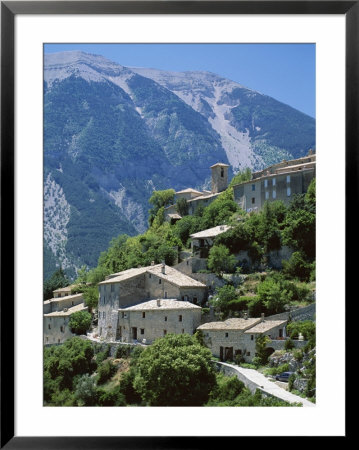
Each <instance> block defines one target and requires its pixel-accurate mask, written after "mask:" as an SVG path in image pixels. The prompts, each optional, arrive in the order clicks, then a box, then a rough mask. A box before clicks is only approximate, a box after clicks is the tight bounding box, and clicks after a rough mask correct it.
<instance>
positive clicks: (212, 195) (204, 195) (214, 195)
mask: <svg viewBox="0 0 359 450" xmlns="http://www.w3.org/2000/svg"><path fill="white" fill-rule="evenodd" d="M221 193H222V192H218V193H217V194H207V193H204V194H203V195H200V196H199V197H195V198H191V199H190V200H187V203H190V202H196V201H198V200H205V199H206V198H213V197H217V196H218V195H219V194H221Z"/></svg>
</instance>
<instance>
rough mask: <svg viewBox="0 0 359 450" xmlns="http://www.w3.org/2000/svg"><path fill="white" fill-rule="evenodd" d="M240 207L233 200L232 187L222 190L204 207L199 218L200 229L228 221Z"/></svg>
mask: <svg viewBox="0 0 359 450" xmlns="http://www.w3.org/2000/svg"><path fill="white" fill-rule="evenodd" d="M239 211H240V208H239V206H238V205H237V203H236V202H235V201H234V196H233V188H228V189H226V190H225V191H224V192H222V193H221V194H220V195H219V196H218V197H217V198H216V199H215V200H214V201H213V202H212V203H211V204H210V205H209V206H207V207H206V208H204V210H203V214H202V220H201V227H202V230H205V229H206V228H211V227H215V226H217V225H223V224H225V223H228V222H229V221H230V219H231V218H232V216H233V215H234V214H235V213H237V212H239Z"/></svg>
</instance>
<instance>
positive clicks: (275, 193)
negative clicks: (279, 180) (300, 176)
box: [272, 190, 277, 198]
mask: <svg viewBox="0 0 359 450" xmlns="http://www.w3.org/2000/svg"><path fill="white" fill-rule="evenodd" d="M272 197H273V198H276V197H277V192H276V191H275V190H273V192H272Z"/></svg>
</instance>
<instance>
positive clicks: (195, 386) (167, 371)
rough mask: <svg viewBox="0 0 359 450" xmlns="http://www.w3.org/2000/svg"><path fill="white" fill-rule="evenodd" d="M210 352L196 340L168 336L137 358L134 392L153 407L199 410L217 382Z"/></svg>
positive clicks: (193, 338) (187, 337) (157, 341)
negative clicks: (197, 407)
mask: <svg viewBox="0 0 359 450" xmlns="http://www.w3.org/2000/svg"><path fill="white" fill-rule="evenodd" d="M211 357H212V355H211V352H210V350H208V349H207V348H204V347H203V346H202V345H201V344H200V343H199V342H198V341H197V339H196V338H195V337H193V336H190V335H187V334H181V335H174V334H169V335H167V336H165V337H163V338H161V339H157V340H156V341H155V342H154V343H153V344H152V345H151V346H150V347H148V348H146V349H145V350H144V351H143V352H142V353H141V355H140V356H139V358H138V362H137V365H136V376H135V379H134V383H133V385H134V388H135V390H136V391H137V392H139V393H140V395H141V397H142V399H143V400H144V401H145V402H146V403H147V404H148V405H152V406H201V405H203V404H204V403H205V402H206V401H207V400H208V396H209V393H210V391H211V390H212V388H213V386H214V385H215V382H216V378H215V374H214V370H213V368H212V366H211V364H210V360H211Z"/></svg>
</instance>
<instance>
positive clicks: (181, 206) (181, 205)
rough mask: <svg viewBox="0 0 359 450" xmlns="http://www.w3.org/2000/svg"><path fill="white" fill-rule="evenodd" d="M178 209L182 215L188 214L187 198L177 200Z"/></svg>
mask: <svg viewBox="0 0 359 450" xmlns="http://www.w3.org/2000/svg"><path fill="white" fill-rule="evenodd" d="M176 211H177V212H178V214H179V215H180V216H182V217H184V216H187V215H188V203H187V200H186V199H185V198H183V197H182V198H179V199H178V200H177V202H176Z"/></svg>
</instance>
